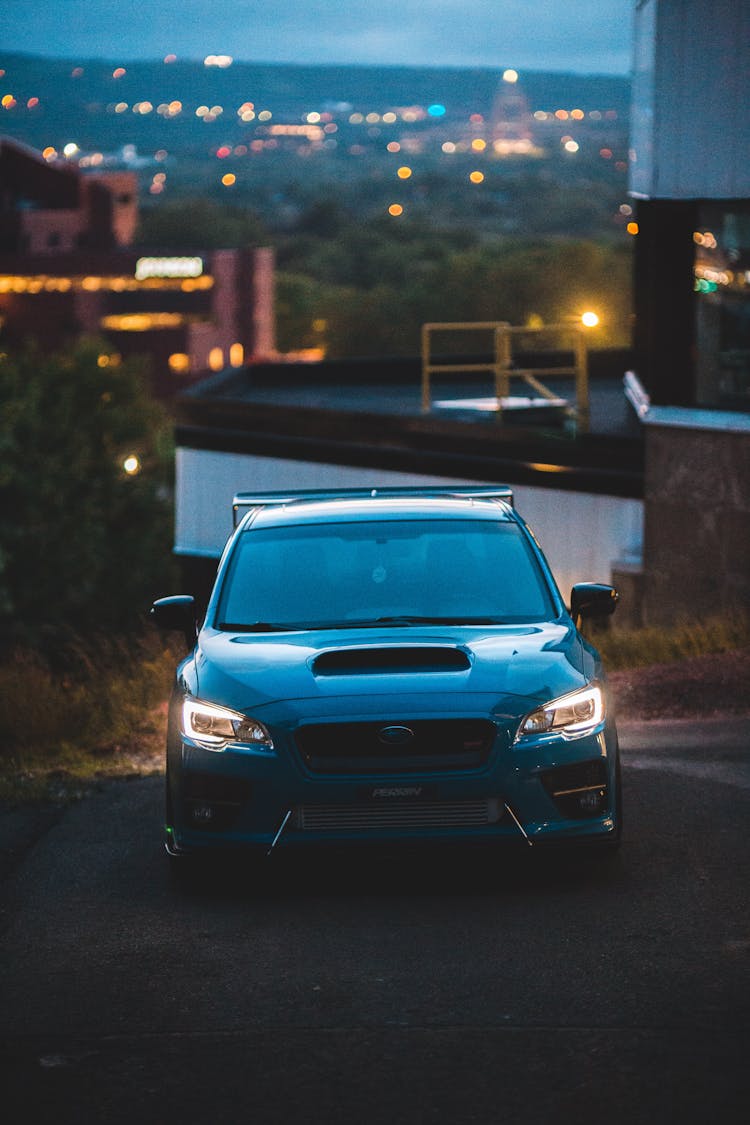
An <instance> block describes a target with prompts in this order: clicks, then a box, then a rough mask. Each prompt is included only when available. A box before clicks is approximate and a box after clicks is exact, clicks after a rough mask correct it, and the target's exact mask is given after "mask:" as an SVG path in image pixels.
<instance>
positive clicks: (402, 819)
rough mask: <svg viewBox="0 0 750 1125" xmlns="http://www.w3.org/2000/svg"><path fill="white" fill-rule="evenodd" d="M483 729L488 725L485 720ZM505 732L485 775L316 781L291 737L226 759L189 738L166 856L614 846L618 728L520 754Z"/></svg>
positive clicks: (171, 769) (177, 755)
mask: <svg viewBox="0 0 750 1125" xmlns="http://www.w3.org/2000/svg"><path fill="white" fill-rule="evenodd" d="M478 717H483V718H486V712H485V714H484V716H478ZM514 729H515V724H513V723H509V724H508V725H506V726H502V725H500V724H498V728H497V737H496V738H495V740H494V744H493V746H492V748H491V750H490V752H489V754H488V755H487V757H486V760H485V761H483V762H482V764H481V765H480V766H478V767H476V766H475V767H472V768H467V769H461V768H450V769H442V770H441V769H439V768H437V769H436V768H430V769H427V768H424V769H419V768H415V769H413V770H409V771H408V772H406V773H405V772H403V771H398V770H394V771H393V772H391V773H388V772H382V771H378V772H373V773H367V772H359V773H357V774H356V775H353V774H344V773H342V774H336V773H324V774H321V773H316V772H314V771H313V770H311V769H310V768H309V767H308V765H307V764H306V762H305V760H304V758H303V757H302V755H301V754H300V753H299V752H298V750H297V748H296V742H295V738H294V735H293V732H292V731H284V730H278V729H274V730H273V734H274V742H275V749H274V751H273V752H264V753H259V752H257V751H254V750H252V749H250V748H248V747H234V748H230V749H226V750H224V751H222V752H220V753H217V752H214V751H211V750H207V749H205V748H203V747H201V746H199V745H197V744H195V743H193V742H191V741H190V740H188V739H186V738H185V737H184V736H174V737H173V738H172V739H171V745H170V750H169V754H168V777H167V786H168V801H167V808H168V812H167V821H168V823H167V847H168V850H169V851H170V852H171V853H172V854H183V853H197V852H201V853H208V852H211V851H214V850H217V849H226V848H230V849H241V848H252V849H255V850H261V851H264V852H267V851H269V850H270V849H272V848H274V847H276V848H285V849H286V848H293V847H311V846H315V845H326V844H337V843H338V844H345V845H346V846H347V847H348V846H354V845H357V844H365V845H373V844H376V843H383V842H390V843H418V842H429V841H434V842H438V841H443V842H471V841H473V842H497V843H500V842H503V841H518V840H520V839H522V838H526V840H527V842H528V843H530V844H532V845H534V844H540V843H550V844H551V843H564V842H586V841H589V842H591V843H595V842H597V841H605V840H608V839H612V838H614V836H615V835H616V833H617V831H618V829H619V825H618V806H619V792H618V786H619V775H618V768H617V757H618V747H617V734H616V730H615V726H614V723H612V722H611V721H608V722H606V723H603V724H602V725H601V726H600V727H599V728H598V729H597V730H596V731H594V732H593V733H591V734H588V735H586V736H584V737H581V738H576V739H570V740H567V739H565V738H562V737H560V736H557V735H555V736H550V735H546V736H542V737H539V738H537V739H534V740H531V739H529V740H527V741H525V742H524V743H523V744H522V745H517V746H514V745H513V743H512V732H513V730H514Z"/></svg>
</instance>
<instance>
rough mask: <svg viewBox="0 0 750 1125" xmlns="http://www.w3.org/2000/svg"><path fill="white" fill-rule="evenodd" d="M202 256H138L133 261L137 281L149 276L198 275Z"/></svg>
mask: <svg viewBox="0 0 750 1125" xmlns="http://www.w3.org/2000/svg"><path fill="white" fill-rule="evenodd" d="M202 273H203V259H202V258H139V259H138V261H137V262H136V263H135V276H136V279H137V280H138V281H145V280H146V278H149V277H200V276H201V274H202Z"/></svg>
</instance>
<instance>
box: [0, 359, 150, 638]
mask: <svg viewBox="0 0 750 1125" xmlns="http://www.w3.org/2000/svg"><path fill="white" fill-rule="evenodd" d="M103 354H105V355H106V348H105V347H104V345H101V344H99V343H97V342H96V341H88V342H84V343H82V344H80V345H78V346H77V347H76V348H75V350H73V351H71V352H70V353H67V354H56V355H47V354H42V353H40V352H39V351H37V350H35V349H27V350H24V351H22V352H19V353H18V354H14V355H3V356H1V357H0V423H1V424H0V435H1V436H0V508H1V509H2V511H3V513H4V518H3V521H2V525H0V631H2V636H3V650H4V652H5V653H6V654H7V652H8V651H9V649H11V648H13V647H14V646H16V645H17V644H19V643H21V644H28V645H31V646H36V647H40V648H41V649H43V650H44V651H47V652H49V651H54V650H55V649H57V648H59V647H61V646H64V645H65V643H67V640H68V639H69V637H70V636H71V635H73V634H83V635H85V634H87V633H89V632H91V631H96V632H105V631H108V630H118V629H127V628H130V627H132V626H133V625H134V624H135V623H136V622H137V621H138V619H139V617H140V616H141V615H142V614H143V613H144V611H145V610H146V609H147V607H148V604H149V602H150V600H151V598H152V596H153V595H154V594H155V593H158V592H160V591H161V590H163V589H164V588H166V587H167V586H168V585H169V571H170V568H171V565H172V564H171V533H172V517H171V510H172V502H171V463H172V457H171V425H170V424H169V421H168V419H167V417H166V414H165V413H164V411H163V410H162V409H161V408H160V407H159V406H158V404H156V403H154V402H153V401H152V400H151V398H150V396H149V393H148V389H147V386H146V382H145V379H144V373H143V371H142V369H141V367H140V366H139V365H138V364H137V363H135V362H132V361H130V362H126V363H116V362H110V360H109V357H107V358H106V363H104V364H103V363H102V358H101V357H102V355H103ZM127 457H136V458H137V459H138V461H137V464H138V466H139V471H138V472H135V473H131V474H129V473H128V472H126V471H125V468H124V463H125V459H126V458H127ZM1 655H2V654H1V653H0V656H1Z"/></svg>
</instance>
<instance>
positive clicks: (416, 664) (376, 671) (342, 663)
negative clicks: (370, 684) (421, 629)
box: [312, 645, 470, 676]
mask: <svg viewBox="0 0 750 1125" xmlns="http://www.w3.org/2000/svg"><path fill="white" fill-rule="evenodd" d="M469 667H470V664H469V658H468V656H467V655H466V653H465V652H463V651H462V650H461V649H458V648H448V647H445V646H443V647H440V648H437V647H434V646H429V645H401V646H398V647H392V648H378V647H376V646H374V645H373V646H370V647H367V648H349V649H336V651H335V652H323V653H321V655H320V656H318V657H316V659H315V660H314V661H313V665H312V670H313V673H314V675H316V676H381V675H389V674H393V673H397V672H418V673H424V672H466V671H467V670H468V669H469Z"/></svg>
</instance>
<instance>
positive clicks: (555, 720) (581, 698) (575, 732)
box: [515, 684, 606, 742]
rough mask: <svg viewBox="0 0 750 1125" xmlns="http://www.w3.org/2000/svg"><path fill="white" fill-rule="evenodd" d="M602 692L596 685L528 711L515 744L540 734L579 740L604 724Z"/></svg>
mask: <svg viewBox="0 0 750 1125" xmlns="http://www.w3.org/2000/svg"><path fill="white" fill-rule="evenodd" d="M605 713H606V707H605V701H604V692H603V691H602V689H601V688H600V687H599V685H598V684H589V685H588V687H585V688H581V689H580V690H579V691H573V692H571V693H570V695H563V696H561V697H560V698H559V699H553V700H551V701H550V702H549V703H545V704H544V705H543V706H542V707H537V708H536V710H534V711H530V712H529V714H528V715H526V716H525V717H524V718H523V719H522V720H521V724H520V726H519V728H518V732H517V734H516V739H515V740H516V742H522V741H523V740H524V739H526V738H534V737H536V736H538V735H541V734H559V735H562V736H563V738H582V737H583V736H584V735H586V734H590V733H591V732H592V731H593V730H595V729H596V728H597V727H598V726H599V724H600V723H601V722H602V721H603V720H604V716H605Z"/></svg>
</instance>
